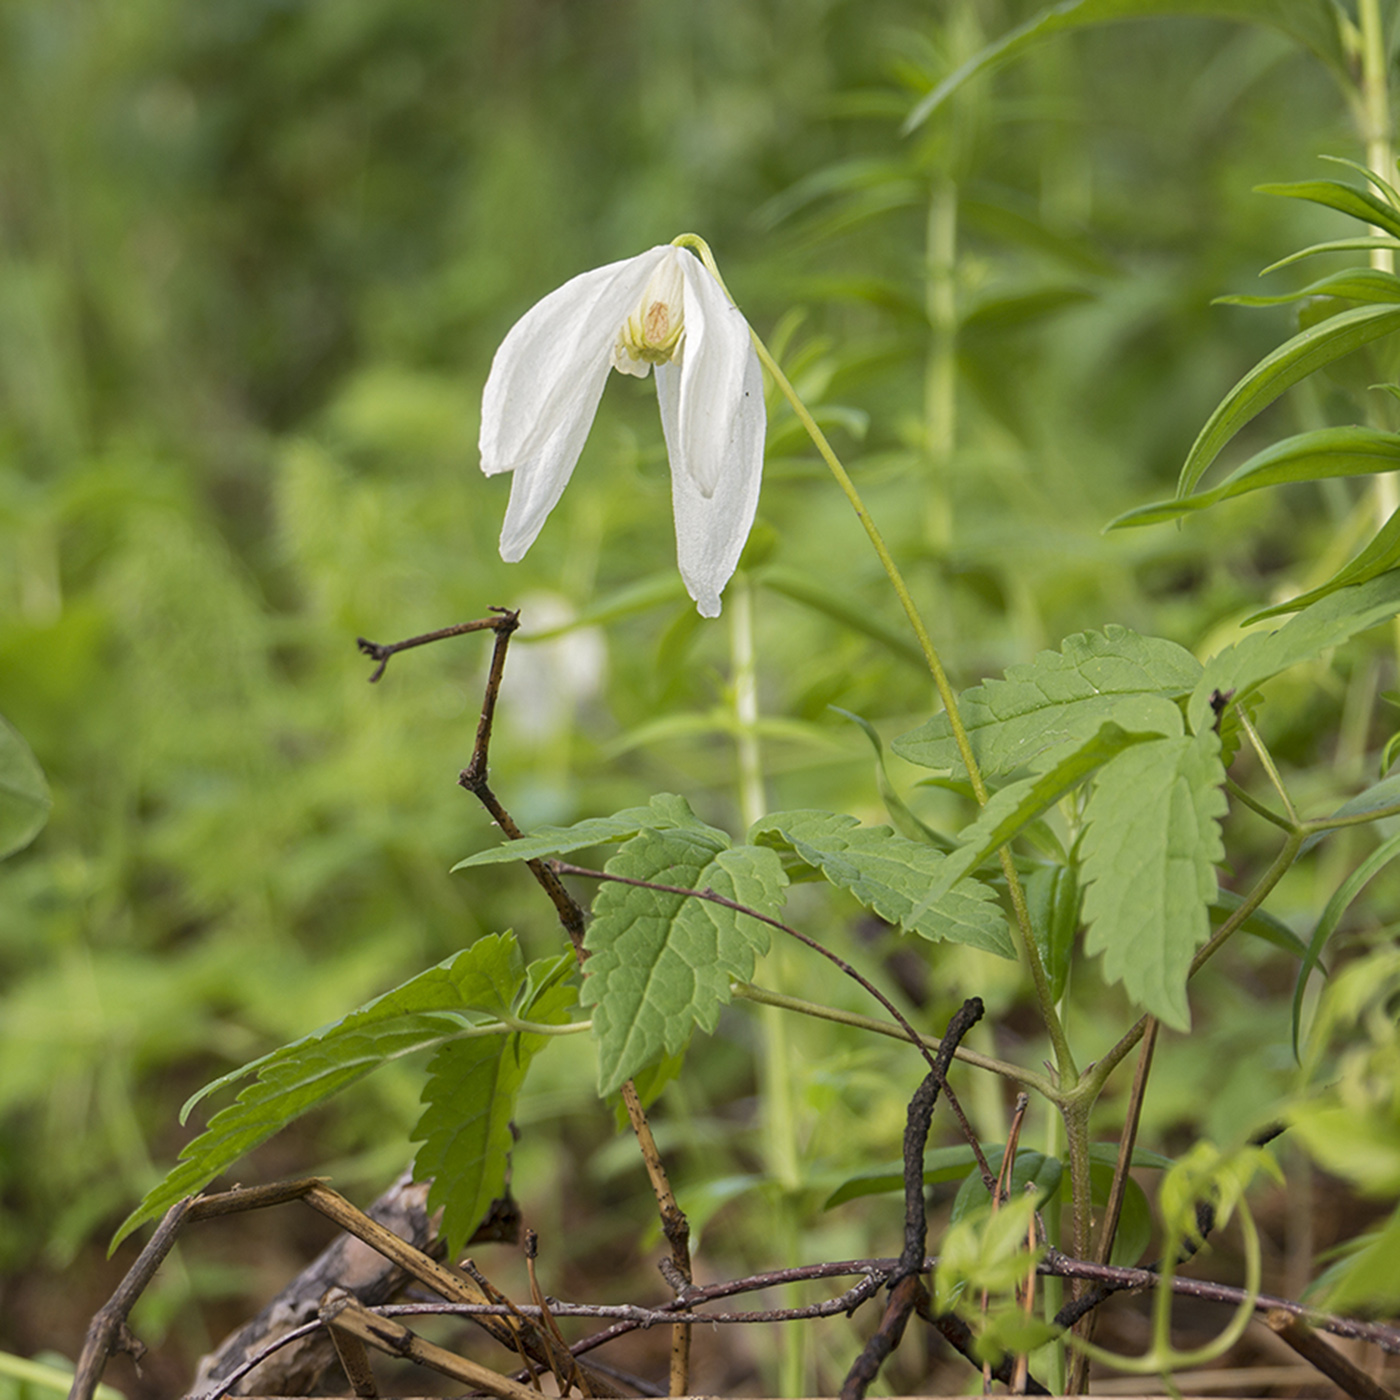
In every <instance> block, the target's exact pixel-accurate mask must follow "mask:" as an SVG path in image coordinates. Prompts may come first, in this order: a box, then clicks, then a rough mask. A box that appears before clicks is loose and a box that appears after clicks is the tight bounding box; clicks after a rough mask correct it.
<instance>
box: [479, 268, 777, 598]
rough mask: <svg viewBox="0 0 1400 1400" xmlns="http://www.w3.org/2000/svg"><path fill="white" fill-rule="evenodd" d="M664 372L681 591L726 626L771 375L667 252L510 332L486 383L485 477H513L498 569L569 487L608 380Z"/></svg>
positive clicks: (569, 291)
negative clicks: (728, 591) (723, 617)
mask: <svg viewBox="0 0 1400 1400" xmlns="http://www.w3.org/2000/svg"><path fill="white" fill-rule="evenodd" d="M653 366H654V367H655V369H656V395H657V398H658V399H659V400H660V403H661V427H662V431H663V433H664V435H665V438H666V451H667V454H668V455H669V456H670V459H671V500H672V506H673V509H674V513H675V518H676V555H677V562H678V563H679V565H680V571H681V578H682V579H683V580H684V581H685V586H686V588H687V589H688V590H689V592H690V596H691V597H692V598H694V599H695V604H696V607H697V608H699V610H700V613H701V614H702V615H703V616H705V617H718V616H719V610H720V601H719V595H720V593H721V592H722V591H723V589H724V586H725V584H726V583H728V582H729V579H730V577H731V575H732V574H733V573H734V569H735V567H736V566H737V564H738V562H739V555H740V553H741V552H742V551H743V548H744V541H745V540H746V539H747V538H748V533H749V527H750V526H751V525H752V524H753V517H754V511H755V510H756V509H757V506H758V487H759V479H760V477H761V476H762V472H763V435H764V428H765V422H766V419H765V415H764V409H763V374H762V371H761V370H760V369H759V364H758V356H757V354H756V353H755V352H754V347H753V340H752V338H751V336H750V334H749V327H748V323H747V322H746V321H745V320H744V317H743V315H742V314H741V313H740V312H739V310H738V309H737V308H736V307H734V306H733V305H732V304H731V303H730V301H729V298H728V297H727V296H726V295H725V293H724V290H723V289H722V288H721V286H720V284H719V282H718V281H717V280H716V279H715V278H714V276H712V275H711V274H710V272H709V271H707V270H706V268H705V266H704V264H703V263H701V262H700V260H699V259H698V258H697V257H695V256H694V255H693V254H692V253H689V252H687V251H685V250H684V249H681V248H678V247H676V246H674V245H673V244H665V245H663V246H661V247H658V248H651V249H649V250H648V251H647V252H645V253H640V254H638V256H637V257H635V258H626V259H624V260H623V261H622V262H615V263H609V264H608V265H607V266H606V267H599V268H595V269H594V270H593V271H592V272H584V273H581V274H580V275H579V276H578V277H575V278H573V279H572V281H569V282H566V283H564V285H563V286H562V287H560V288H558V289H557V290H556V291H553V292H551V293H550V294H549V295H548V296H547V297H545V299H544V300H543V301H541V302H537V303H536V304H535V305H534V306H533V307H531V308H530V310H529V311H527V312H526V313H525V315H524V316H522V317H521V318H520V320H518V321H517V322H516V323H515V325H514V326H512V327H511V330H510V332H509V334H508V335H507V336H506V338H505V340H504V341H502V342H501V348H500V349H499V350H497V351H496V358H495V359H494V360H493V361H492V362H491V373H490V375H489V376H488V377H487V380H486V392H485V394H484V396H483V399H482V405H481V469H482V471H484V472H485V473H486V474H487V475H488V476H494V475H495V474H496V473H498V472H514V473H515V480H514V481H513V482H512V483H511V490H510V504H509V505H508V506H507V507H506V518H505V524H504V525H503V526H502V529H501V557H502V558H503V559H506V560H509V561H511V562H514V561H515V560H518V559H521V558H523V557H524V554H525V551H526V550H527V549H529V547H530V546H531V545H532V544H533V543H534V542H535V537H536V536H537V535H538V534H539V532H540V530H541V528H542V527H543V525H544V522H545V517H546V516H547V515H548V514H549V512H550V511H551V510H552V509H553V508H554V503H555V502H556V501H557V500H558V499H559V497H560V496H561V495H562V494H563V491H564V487H565V486H567V485H568V482H569V477H570V476H571V475H572V473H573V470H574V466H575V465H576V464H577V462H578V459H579V453H581V452H582V451H583V444H584V439H585V438H587V436H588V429H589V428H590V426H591V425H592V423H593V415H594V414H595V413H596V412H597V409H598V400H599V399H600V398H602V395H603V385H604V383H605V381H606V380H607V377H608V370H609V369H616V370H619V371H621V372H622V373H623V374H635V375H638V376H639V377H645V376H646V374H647V373H648V371H650V370H651V369H652V368H653Z"/></svg>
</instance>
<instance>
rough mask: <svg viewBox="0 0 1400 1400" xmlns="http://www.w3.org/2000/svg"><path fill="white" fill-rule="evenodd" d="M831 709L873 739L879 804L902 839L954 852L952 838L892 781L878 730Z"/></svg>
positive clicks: (853, 717) (858, 718) (848, 714)
mask: <svg viewBox="0 0 1400 1400" xmlns="http://www.w3.org/2000/svg"><path fill="white" fill-rule="evenodd" d="M831 708H832V709H833V710H835V711H836V713H837V714H838V715H843V716H845V718H846V719H848V720H850V721H851V722H852V723H853V724H856V725H859V726H860V730H861V733H862V734H864V735H865V737H866V738H867V739H869V740H870V745H871V747H872V748H873V749H874V750H875V785H876V787H877V788H879V790H880V801H881V802H883V803H884V804H885V811H887V812H888V813H889V814H890V820H891V821H892V822H893V823H894V828H895V830H896V831H897V832H899V834H900V835H901V836H907V837H908V838H909V839H910V840H911V841H920V842H923V843H924V844H925V845H929V846H933V847H934V848H935V849H937V850H940V851H951V850H952V849H953V847H954V845H955V844H956V842H954V840H953V839H952V837H950V836H945V835H944V834H943V833H942V832H941V831H935V830H934V829H933V827H931V826H930V825H929V824H928V823H927V822H926V821H924V820H923V818H922V817H920V816H919V815H918V814H917V813H915V812H914V811H912V810H911V809H910V807H909V805H908V803H906V802H905V800H904V799H903V798H902V797H901V796H900V795H899V792H898V790H897V789H896V788H895V785H894V784H893V783H892V782H891V781H890V775H889V773H888V772H887V771H886V768H885V744H884V741H883V740H882V739H881V738H880V732H879V730H877V729H876V728H875V726H874V725H873V724H871V723H870V721H869V720H868V719H862V718H861V716H860V715H857V714H852V713H851V711H850V710H843V709H841V708H840V707H839V706H837V705H833V706H832V707H831Z"/></svg>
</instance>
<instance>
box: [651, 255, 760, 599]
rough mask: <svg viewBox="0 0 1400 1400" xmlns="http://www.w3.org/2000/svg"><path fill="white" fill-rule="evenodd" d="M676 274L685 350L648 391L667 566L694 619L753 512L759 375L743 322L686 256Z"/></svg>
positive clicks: (716, 587) (731, 559) (661, 369)
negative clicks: (665, 472)
mask: <svg viewBox="0 0 1400 1400" xmlns="http://www.w3.org/2000/svg"><path fill="white" fill-rule="evenodd" d="M692 265H693V268H694V272H693V273H692V272H691V266H692ZM685 267H686V293H687V296H686V307H685V322H686V342H685V351H684V354H683V357H682V361H681V364H680V365H679V366H674V365H657V367H656V393H657V398H658V400H659V401H660V404H661V426H662V429H663V431H664V433H665V435H666V450H667V453H668V454H669V456H670V458H671V502H672V507H673V510H674V512H675V518H676V561H677V564H678V565H679V567H680V572H681V578H682V579H684V581H685V586H686V588H687V590H688V591H689V593H690V596H691V597H692V598H694V599H695V604H696V607H697V608H698V609H699V611H700V615H701V616H702V617H718V616H719V612H720V594H721V592H723V590H724V586H725V584H727V583H728V582H729V580H730V578H731V577H732V576H733V574H734V569H735V567H736V566H737V565H738V562H739V556H740V554H742V553H743V549H744V544H745V542H746V541H747V539H748V536H749V529H750V527H751V526H752V525H753V518H754V512H755V511H756V510H757V508H758V492H759V485H760V483H761V481H762V477H763V440H764V433H765V429H766V426H767V415H766V413H765V411H764V406H763V371H762V370H761V369H760V367H759V363H758V355H757V354H756V353H755V351H754V348H753V341H752V339H751V338H750V336H749V328H748V323H747V322H746V321H745V320H744V318H743V316H742V315H741V314H740V313H739V312H738V311H737V310H736V309H735V308H734V307H733V306H731V305H730V304H729V301H728V299H727V298H726V297H725V295H724V293H723V291H722V290H721V289H720V287H719V284H718V283H717V282H716V281H715V280H714V278H713V277H711V276H710V274H709V273H708V272H707V271H706V270H705V269H704V267H703V265H701V264H700V263H699V262H698V261H697V260H696V259H694V258H692V257H686V259H685ZM711 289H712V290H713V293H714V295H713V296H712V295H711ZM736 330H737V331H739V332H741V334H742V338H740V336H739V335H736V334H735V331H736Z"/></svg>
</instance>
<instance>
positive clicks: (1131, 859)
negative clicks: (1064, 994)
mask: <svg viewBox="0 0 1400 1400" xmlns="http://www.w3.org/2000/svg"><path fill="white" fill-rule="evenodd" d="M1219 754H1220V740H1219V739H1218V738H1217V736H1216V735H1215V734H1214V733H1213V732H1212V731H1210V730H1209V729H1207V730H1206V731H1205V732H1204V733H1201V734H1197V735H1195V736H1194V737H1182V738H1179V739H1159V740H1158V741H1157V742H1156V743H1151V744H1141V745H1139V746H1137V747H1136V748H1133V749H1130V750H1128V751H1127V752H1125V753H1122V754H1120V755H1119V756H1118V757H1117V758H1115V759H1114V760H1113V762H1111V763H1109V764H1107V765H1106V766H1105V767H1104V768H1103V769H1102V771H1101V772H1100V773H1099V776H1098V780H1097V782H1096V783H1095V785H1094V791H1093V794H1092V795H1091V796H1090V798H1089V804H1088V807H1087V808H1086V810H1085V821H1086V831H1085V834H1084V841H1083V848H1082V849H1083V866H1082V873H1083V878H1084V882H1085V884H1086V885H1087V887H1088V888H1087V890H1086V893H1085V896H1084V920H1085V923H1086V924H1087V925H1088V932H1087V934H1086V936H1085V943H1084V946H1085V951H1086V952H1088V953H1090V954H1101V955H1102V956H1103V972H1104V976H1105V977H1106V978H1107V979H1108V980H1109V981H1111V982H1122V983H1123V985H1124V987H1125V988H1126V990H1127V992H1128V995H1129V996H1130V997H1132V999H1133V1000H1134V1001H1135V1002H1136V1003H1137V1004H1138V1005H1139V1006H1141V1007H1142V1008H1143V1009H1144V1010H1147V1011H1150V1012H1151V1013H1152V1014H1153V1015H1155V1016H1157V1017H1158V1018H1160V1019H1161V1020H1162V1021H1163V1022H1165V1023H1166V1024H1167V1025H1169V1026H1175V1027H1177V1028H1178V1029H1180V1030H1185V1029H1187V1028H1188V1027H1189V1026H1190V1024H1191V1013H1190V1010H1189V1007H1188V1004H1187V1000H1186V978H1187V973H1188V972H1189V970H1190V966H1191V959H1192V957H1193V955H1194V954H1195V952H1196V949H1197V948H1199V947H1200V946H1201V944H1202V943H1204V942H1205V941H1206V938H1207V936H1208V934H1209V931H1210V918H1209V914H1208V912H1207V910H1208V906H1209V905H1210V904H1211V903H1212V902H1213V901H1214V899H1215V894H1216V880H1215V862H1216V861H1218V860H1220V859H1221V858H1222V857H1223V855H1224V847H1223V845H1222V843H1221V840H1220V830H1219V825H1220V818H1221V817H1222V816H1224V814H1225V809H1226V802H1225V794H1224V792H1223V791H1222V790H1221V789H1222V785H1223V784H1224V782H1225V770H1224V768H1223V767H1222V766H1221V763H1220V757H1219Z"/></svg>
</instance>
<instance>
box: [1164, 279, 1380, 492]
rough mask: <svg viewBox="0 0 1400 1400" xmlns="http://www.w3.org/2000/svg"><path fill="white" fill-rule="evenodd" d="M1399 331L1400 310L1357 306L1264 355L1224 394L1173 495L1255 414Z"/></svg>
mask: <svg viewBox="0 0 1400 1400" xmlns="http://www.w3.org/2000/svg"><path fill="white" fill-rule="evenodd" d="M1397 329H1400V307H1397V306H1357V307H1353V308H1352V309H1351V310H1350V311H1342V312H1340V313H1338V314H1337V315H1336V316H1330V317H1328V319H1327V320H1325V321H1322V322H1320V323H1319V324H1318V325H1315V326H1310V327H1309V328H1308V329H1307V330H1305V331H1301V332H1300V333H1299V334H1297V335H1295V336H1294V337H1293V338H1292V339H1291V340H1288V341H1285V342H1284V343H1283V344H1282V345H1280V346H1279V347H1278V349H1277V350H1275V351H1273V353H1272V354H1269V355H1266V356H1265V357H1264V358H1263V359H1262V360H1260V361H1259V363H1258V364H1257V365H1255V366H1254V368H1253V369H1252V370H1250V371H1249V373H1248V374H1246V375H1245V376H1244V378H1243V379H1241V380H1240V382H1239V383H1238V384H1236V385H1235V387H1234V388H1233V389H1231V390H1230V392H1229V393H1228V394H1226V396H1225V398H1224V399H1223V400H1222V401H1221V403H1220V405H1219V406H1218V407H1217V408H1216V410H1215V412H1214V413H1212V414H1211V416H1210V417H1209V418H1208V419H1207V420H1206V425H1205V427H1204V428H1202V429H1201V431H1200V435H1199V436H1198V437H1197V438H1196V441H1195V443H1194V444H1193V445H1192V447H1191V451H1190V452H1189V453H1188V454H1187V457H1186V462H1185V465H1184V466H1183V467H1182V468H1181V478H1180V480H1179V481H1178V482H1177V488H1176V490H1177V495H1178V496H1186V495H1188V494H1189V493H1190V492H1191V491H1192V490H1194V489H1195V486H1196V483H1197V482H1198V481H1199V480H1200V479H1201V477H1202V476H1203V475H1204V473H1205V471H1206V468H1208V467H1209V466H1210V464H1211V463H1212V462H1213V461H1215V459H1216V457H1217V456H1218V455H1219V453H1220V450H1221V448H1223V447H1224V446H1225V444H1226V443H1227V442H1229V441H1230V439H1231V438H1232V437H1234V435H1235V434H1236V433H1237V432H1239V430H1240V429H1241V428H1242V427H1244V425H1245V424H1246V423H1248V422H1249V420H1250V419H1251V418H1253V417H1254V416H1255V415H1256V414H1258V413H1260V412H1262V411H1263V410H1264V409H1265V408H1267V407H1268V406H1269V405H1270V404H1271V403H1273V401H1274V400H1275V399H1276V398H1278V396H1279V395H1280V394H1282V393H1283V391H1284V390H1285V389H1289V388H1292V386H1293V385H1294V384H1296V383H1298V381H1299V380H1301V379H1306V378H1307V377H1308V375H1310V374H1311V373H1312V372H1313V371H1314V370H1318V369H1321V368H1322V366H1323V365H1329V364H1331V363H1332V361H1333V360H1338V359H1340V358H1341V357H1342V356H1343V355H1347V354H1350V353H1351V351H1353V350H1356V349H1359V348H1360V347H1361V346H1363V345H1368V344H1370V342H1371V341H1373V340H1378V339H1380V337H1381V336H1383V335H1389V334H1390V333H1391V332H1392V331H1394V330H1397Z"/></svg>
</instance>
